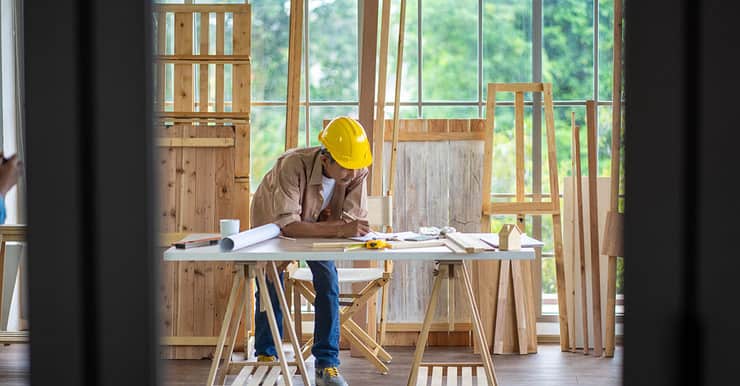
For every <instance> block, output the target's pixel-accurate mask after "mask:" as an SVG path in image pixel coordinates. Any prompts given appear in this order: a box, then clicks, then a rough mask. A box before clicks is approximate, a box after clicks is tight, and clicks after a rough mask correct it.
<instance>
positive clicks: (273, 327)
mask: <svg viewBox="0 0 740 386" xmlns="http://www.w3.org/2000/svg"><path fill="white" fill-rule="evenodd" d="M257 281H258V282H259V285H260V288H261V289H262V290H261V291H260V296H261V299H260V300H261V302H260V305H262V306H263V307H264V308H265V312H266V313H267V322H268V324H269V325H270V331H271V332H272V342H273V343H274V344H275V349H276V350H275V351H277V355H278V359H279V361H280V369H281V370H282V373H283V382H284V383H285V386H293V380H292V379H291V376H290V373H289V372H288V361H287V360H286V358H285V353H284V352H283V344H282V339H281V338H280V331H279V330H278V325H277V321H276V319H275V311H274V310H273V308H272V303H271V301H270V293H269V292H270V291H269V290H268V288H269V287H267V279H265V269H264V268H258V269H257ZM278 283H279V282H278ZM275 289H276V291H280V292H281V293H282V289H281V288H280V285H276V286H275ZM283 295H284V294H283ZM283 317H284V316H283ZM296 357H297V356H296Z"/></svg>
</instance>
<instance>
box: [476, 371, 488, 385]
mask: <svg viewBox="0 0 740 386" xmlns="http://www.w3.org/2000/svg"><path fill="white" fill-rule="evenodd" d="M475 378H476V380H477V381H478V386H488V379H486V372H485V371H484V370H483V367H478V368H477V372H476V373H475Z"/></svg>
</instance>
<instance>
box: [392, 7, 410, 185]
mask: <svg viewBox="0 0 740 386" xmlns="http://www.w3.org/2000/svg"><path fill="white" fill-rule="evenodd" d="M399 12H400V18H399V21H398V48H397V50H396V59H397V60H396V85H395V96H394V98H393V142H392V145H391V165H390V169H389V170H390V176H389V179H388V195H389V196H392V195H393V189H395V186H394V183H395V173H394V171H395V170H396V153H397V150H398V122H399V120H400V118H401V116H400V112H399V110H400V103H401V77H402V75H403V71H402V70H403V39H404V34H405V27H404V26H405V24H406V0H401V3H400V9H399Z"/></svg>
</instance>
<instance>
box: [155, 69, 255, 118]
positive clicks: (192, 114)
mask: <svg viewBox="0 0 740 386" xmlns="http://www.w3.org/2000/svg"><path fill="white" fill-rule="evenodd" d="M178 66H187V67H190V65H187V64H177V65H175V68H177V67H178ZM189 82H192V76H190V80H189ZM191 88H192V83H191ZM182 89H184V88H181V90H182ZM191 98H192V95H191ZM188 101H192V100H191V99H186V100H184V101H183V103H182V104H179V105H178V104H176V105H175V109H178V107H179V108H182V109H185V108H189V109H192V107H193V106H192V103H190V102H188ZM157 119H159V120H168V119H191V120H209V119H212V120H217V119H221V120H226V119H232V120H233V121H248V120H249V112H248V111H247V112H197V111H187V110H178V111H163V112H159V113H157Z"/></svg>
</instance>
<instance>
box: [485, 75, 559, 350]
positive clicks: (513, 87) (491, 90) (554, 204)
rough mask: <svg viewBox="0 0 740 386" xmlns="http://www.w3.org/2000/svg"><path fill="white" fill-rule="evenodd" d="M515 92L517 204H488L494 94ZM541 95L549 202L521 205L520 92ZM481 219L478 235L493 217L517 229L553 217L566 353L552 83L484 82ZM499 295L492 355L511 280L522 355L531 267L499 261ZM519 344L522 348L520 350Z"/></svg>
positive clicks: (528, 335) (532, 327) (529, 329)
mask: <svg viewBox="0 0 740 386" xmlns="http://www.w3.org/2000/svg"><path fill="white" fill-rule="evenodd" d="M499 92H513V93H515V102H514V111H515V135H514V137H515V140H516V201H514V202H506V203H499V202H491V181H492V162H493V145H494V144H493V138H494V135H493V134H494V129H495V117H496V113H495V107H496V93H499ZM526 92H531V93H542V94H543V95H544V107H545V124H546V134H547V154H548V166H549V176H550V201H549V202H539V200H538V197H535V200H536V201H534V202H526V201H524V195H525V194H524V93H526ZM482 192H483V194H482V200H483V204H482V212H483V213H482V216H481V231H482V232H490V231H491V229H490V228H491V216H492V215H512V214H513V215H516V216H517V225H518V226H519V228H520V230H522V231H524V216H525V215H526V214H530V215H552V224H553V235H554V246H555V271H556V276H557V291H558V311H559V315H558V319H559V322H560V349H561V350H562V351H567V350H568V344H569V339H568V315H567V312H568V311H567V310H568V309H567V306H566V304H567V303H566V297H567V294H566V289H565V267H564V263H563V239H562V231H561V226H560V224H561V218H560V195H559V189H558V172H557V160H556V149H555V121H554V116H553V103H552V84H550V83H489V84H488V96H487V98H486V139H485V142H484V160H483V190H482ZM498 273H499V291H498V303H497V312H496V322H495V326H496V328H495V331H494V334H495V337H494V340H493V352H494V353H497V351H500V349H501V345H502V342H503V340H504V336H503V334H504V331H503V330H504V329H503V326H504V322H503V320H504V317H505V312H502V311H505V310H506V308H505V306H506V302H507V301H508V300H507V298H508V294H507V293H506V292H507V289H508V282H509V280H510V278H511V280H513V283H514V306H515V310H516V317H517V334H518V343H519V352H520V353H522V354H523V353H526V352H527V347H526V346H527V345H526V344H525V343H527V340H528V339H529V341H530V342H531V341H532V340H534V341H535V347H536V324H535V320H534V315H535V313H534V304H533V302H532V301H531V299H532V297H533V296H531V295H532V291H533V290H534V289H533V288H532V285H531V281H532V278H531V266H530V263H528V262H526V263H525V262H519V261H513V262H511V261H502V262H501V263H500V269H499V272H498ZM522 346H524V347H522Z"/></svg>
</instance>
